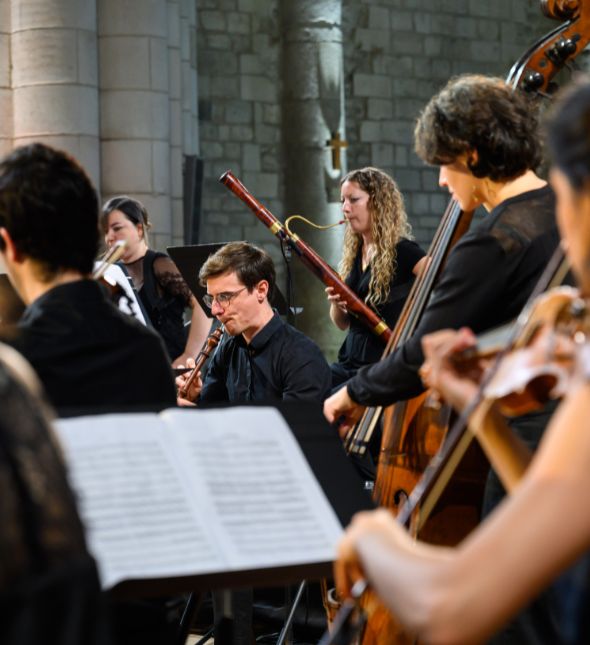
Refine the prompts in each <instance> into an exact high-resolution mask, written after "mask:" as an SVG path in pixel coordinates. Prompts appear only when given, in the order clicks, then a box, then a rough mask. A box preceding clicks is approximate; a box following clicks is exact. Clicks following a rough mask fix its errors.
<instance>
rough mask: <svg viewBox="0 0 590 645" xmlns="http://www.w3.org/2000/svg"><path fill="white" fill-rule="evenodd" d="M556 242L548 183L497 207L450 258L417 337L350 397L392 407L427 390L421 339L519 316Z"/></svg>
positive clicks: (373, 369)
mask: <svg viewBox="0 0 590 645" xmlns="http://www.w3.org/2000/svg"><path fill="white" fill-rule="evenodd" d="M558 242H559V234H558V232H557V228H556V225H555V198H554V195H553V192H552V191H551V189H550V188H549V187H548V186H546V187H544V188H540V189H537V190H532V191H528V192H526V193H523V194H521V195H517V196H516V197H512V198H510V199H507V200H505V201H504V202H502V203H501V204H500V205H499V206H497V207H496V208H494V209H493V210H492V211H491V212H490V213H489V214H488V215H487V217H485V218H484V220H483V221H482V222H481V223H480V224H479V225H478V226H476V227H475V230H473V231H470V232H469V233H467V234H466V235H465V236H464V237H463V238H462V239H461V240H460V241H459V242H458V244H457V245H456V246H455V247H454V248H453V250H452V251H451V253H450V254H449V259H448V262H447V265H446V266H445V267H444V269H443V271H442V275H441V277H440V280H439V282H438V284H437V286H436V289H435V290H434V293H433V295H432V299H431V301H430V303H429V304H428V307H427V308H426V311H425V312H424V315H423V316H422V319H421V321H420V323H419V325H418V328H417V329H416V332H415V333H414V334H413V336H412V337H411V338H410V339H409V340H408V341H407V342H406V343H405V344H404V345H402V346H401V347H399V348H398V349H396V350H395V351H394V352H392V354H391V355H390V356H388V357H387V358H386V359H385V360H383V361H380V362H379V363H376V364H375V365H372V366H370V367H365V368H362V369H360V370H359V372H358V373H357V374H356V376H355V377H353V378H352V379H351V380H350V382H349V383H348V384H347V386H348V392H349V394H350V396H351V397H352V399H353V400H354V401H357V402H358V403H362V404H364V405H387V404H391V403H394V402H395V401H400V400H405V399H408V398H411V397H413V396H416V395H418V394H419V393H420V392H422V391H423V389H424V388H423V386H422V383H421V381H420V377H419V376H418V369H419V368H420V366H421V364H422V362H423V360H424V357H423V354H422V347H421V344H420V343H421V339H422V336H424V335H425V334H428V333H430V332H433V331H436V330H438V329H445V328H453V329H458V328H459V327H462V326H468V327H470V328H471V329H472V330H473V331H474V332H475V333H476V334H477V333H481V332H483V331H486V330H488V329H492V328H494V327H497V326H499V325H501V324H503V323H506V322H509V321H510V320H513V319H515V318H516V317H517V316H518V314H519V313H520V311H521V309H522V308H523V306H524V304H525V302H526V300H527V298H528V296H529V294H530V293H531V291H532V290H533V288H534V286H535V284H536V282H537V280H538V278H539V276H540V275H541V272H542V271H543V269H544V268H545V266H546V265H547V263H548V261H549V258H550V257H551V256H552V254H553V252H554V250H555V249H556V247H557V245H558Z"/></svg>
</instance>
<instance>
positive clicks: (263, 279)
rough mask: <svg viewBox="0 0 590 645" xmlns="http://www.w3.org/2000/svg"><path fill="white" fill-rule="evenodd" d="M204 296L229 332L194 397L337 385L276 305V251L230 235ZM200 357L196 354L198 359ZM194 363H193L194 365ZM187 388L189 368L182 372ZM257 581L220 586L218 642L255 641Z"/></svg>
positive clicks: (264, 394) (318, 396) (312, 395)
mask: <svg viewBox="0 0 590 645" xmlns="http://www.w3.org/2000/svg"><path fill="white" fill-rule="evenodd" d="M199 280H200V281H201V284H202V285H203V286H206V287H207V295H206V296H205V297H204V299H203V300H204V302H205V304H206V305H207V306H208V307H210V308H211V313H212V314H213V315H214V316H215V317H216V318H217V320H218V321H219V322H220V323H221V324H222V325H223V327H224V329H225V335H224V338H223V340H222V341H221V342H220V344H219V347H218V348H217V351H216V352H215V354H214V356H213V358H212V359H211V363H210V366H209V369H208V370H207V373H206V375H205V377H204V380H203V382H201V379H200V378H197V379H195V380H194V381H193V386H191V387H190V388H189V392H188V394H187V398H188V400H187V399H179V403H180V404H181V405H182V404H184V405H187V404H189V401H190V402H193V401H198V403H199V405H201V404H202V403H216V402H222V401H227V402H230V403H239V402H246V401H255V402H258V403H270V404H272V403H277V402H280V401H295V400H306V401H317V402H318V403H321V402H322V401H323V400H324V399H325V398H326V397H327V396H328V394H329V393H330V387H331V373H330V368H329V367H328V364H327V363H326V360H325V359H324V357H323V356H322V353H321V352H320V350H319V348H318V347H317V345H316V344H315V343H314V342H313V341H311V340H310V339H309V338H307V336H305V335H304V334H302V333H301V332H300V331H297V330H296V329H294V328H293V327H291V326H290V325H288V324H286V323H284V322H283V321H282V320H281V318H280V317H279V316H278V314H277V313H275V312H274V311H273V309H272V307H271V306H270V303H269V298H270V297H271V295H272V291H273V288H274V284H275V268H274V264H273V261H272V259H271V257H270V256H269V255H268V254H267V253H266V252H265V251H263V250H262V249H259V248H257V247H256V246H253V245H252V244H248V243H247V242H230V243H229V244H226V245H225V246H223V247H222V248H221V249H219V250H218V251H217V252H216V253H214V254H213V255H211V256H210V257H209V258H208V260H207V261H206V262H205V264H204V265H203V266H202V267H201V271H200V272H199ZM192 365H194V362H193V363H192ZM192 365H190V363H189V366H192ZM176 382H177V385H178V386H179V387H180V388H181V389H182V388H183V387H184V385H185V383H186V377H185V376H179V377H178V378H177V380H176ZM252 603H253V594H252V590H251V589H241V590H239V591H231V592H230V591H220V592H215V593H214V594H213V607H214V615H215V633H214V639H215V643H217V644H220V645H225V644H231V645H250V644H251V642H252V636H253V632H252Z"/></svg>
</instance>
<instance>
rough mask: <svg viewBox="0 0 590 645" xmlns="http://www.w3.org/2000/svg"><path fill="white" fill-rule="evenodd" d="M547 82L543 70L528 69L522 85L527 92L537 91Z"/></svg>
mask: <svg viewBox="0 0 590 645" xmlns="http://www.w3.org/2000/svg"><path fill="white" fill-rule="evenodd" d="M544 84H545V77H544V76H543V74H541V72H535V71H532V70H530V71H528V72H527V73H526V74H525V76H524V78H523V80H522V87H523V88H524V90H525V91H526V92H537V91H538V90H540V89H541V88H542V87H543V85H544Z"/></svg>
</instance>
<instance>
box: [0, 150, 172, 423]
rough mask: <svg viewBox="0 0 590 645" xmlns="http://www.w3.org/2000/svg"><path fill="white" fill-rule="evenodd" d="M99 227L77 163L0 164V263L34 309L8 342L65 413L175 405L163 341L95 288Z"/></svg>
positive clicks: (35, 153) (33, 159) (10, 159)
mask: <svg viewBox="0 0 590 645" xmlns="http://www.w3.org/2000/svg"><path fill="white" fill-rule="evenodd" d="M98 217H99V204H98V197H97V194H96V191H95V190H94V187H93V186H92V184H91V182H90V180H89V178H88V176H87V175H86V173H85V172H84V170H83V169H82V168H81V167H80V166H79V165H78V163H77V162H76V161H75V160H74V159H72V158H71V157H69V156H68V155H67V154H65V153H63V152H60V151H58V150H54V149H52V148H50V147H48V146H46V145H42V144H31V145H29V146H26V147H23V148H18V149H17V150H15V151H14V152H12V153H11V154H10V155H8V156H7V157H5V158H4V159H3V160H2V161H1V162H0V240H1V251H0V253H1V256H2V259H3V261H4V265H5V267H6V271H7V273H8V276H9V278H10V280H11V282H12V284H13V286H14V287H15V289H16V291H17V292H18V293H19V295H20V297H21V298H22V300H23V301H24V303H25V305H26V307H27V308H26V310H25V312H24V314H23V316H22V318H21V320H20V321H19V323H18V330H17V334H16V336H15V337H14V338H10V339H7V340H8V341H9V342H10V344H12V345H13V346H14V347H15V348H16V349H18V350H19V351H20V352H21V353H22V354H23V355H24V356H25V358H27V360H28V361H29V362H30V363H31V365H32V366H33V368H34V369H35V371H36V372H37V374H38V375H39V378H40V380H41V382H42V384H43V386H44V388H45V391H46V393H47V395H48V397H49V400H50V401H51V403H52V404H53V406H54V407H56V408H57V409H58V410H64V409H66V408H71V409H76V410H80V411H82V410H83V409H88V410H89V411H94V412H96V411H98V410H99V409H100V408H102V407H103V406H108V407H111V408H112V407H115V406H117V407H135V408H142V407H143V408H148V409H149V408H151V407H154V406H157V407H165V406H168V405H174V403H175V400H176V395H175V390H174V379H173V376H172V371H171V369H170V365H169V362H168V360H167V357H166V353H165V350H164V347H163V344H162V341H161V339H160V338H159V337H158V335H157V334H156V333H155V332H153V331H152V330H149V329H147V328H146V327H144V326H143V325H141V324H140V323H138V322H137V321H136V320H134V319H133V318H132V317H130V316H126V315H124V314H122V313H121V312H119V310H118V309H116V307H115V306H114V305H113V304H112V303H111V302H110V301H109V300H108V298H107V296H106V294H105V293H104V292H103V287H102V286H101V285H100V284H99V283H98V282H96V281H95V280H92V279H91V278H90V275H91V272H92V268H93V263H94V258H95V257H96V253H97V250H98V244H99V230H98Z"/></svg>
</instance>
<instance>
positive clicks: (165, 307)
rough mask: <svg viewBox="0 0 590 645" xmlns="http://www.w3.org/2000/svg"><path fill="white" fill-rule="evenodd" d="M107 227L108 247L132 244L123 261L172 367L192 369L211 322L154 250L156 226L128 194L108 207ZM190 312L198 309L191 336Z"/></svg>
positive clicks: (104, 221) (170, 265)
mask: <svg viewBox="0 0 590 645" xmlns="http://www.w3.org/2000/svg"><path fill="white" fill-rule="evenodd" d="M101 223H102V229H103V232H104V235H105V242H106V244H107V246H108V247H110V246H112V245H113V244H114V243H115V242H117V241H118V240H125V242H126V243H127V244H126V247H125V252H124V254H123V257H122V262H123V264H124V265H125V269H126V270H127V273H128V274H129V276H130V277H131V280H132V282H133V286H134V287H135V289H136V290H137V292H138V294H139V297H140V300H141V303H142V305H143V307H144V309H145V311H146V313H147V315H148V317H149V319H150V322H151V323H152V325H153V326H154V328H155V329H156V331H158V332H159V333H160V335H161V336H162V338H163V340H164V343H165V345H166V349H167V351H168V354H169V356H170V360H171V361H172V365H173V366H174V367H175V366H177V365H186V360H187V358H195V356H197V354H198V353H199V351H200V349H201V347H202V345H203V342H204V341H205V339H206V338H207V334H208V333H209V329H210V326H211V321H210V320H209V319H208V318H207V316H206V314H205V312H204V311H203V310H202V309H201V307H200V306H199V304H198V303H197V300H196V298H195V297H194V296H193V295H192V293H191V291H190V289H189V288H188V286H187V284H186V282H185V281H184V280H183V278H182V276H181V275H180V273H179V271H178V269H177V268H176V265H175V264H174V262H173V261H172V259H171V258H170V257H169V256H168V255H166V254H165V253H160V252H157V251H152V250H151V249H150V248H149V244H148V230H149V229H150V227H151V224H150V221H149V218H148V214H147V211H146V209H145V207H144V206H143V204H142V203H141V202H139V201H138V200H136V199H132V198H131V197H127V196H126V195H122V196H118V197H113V198H112V199H110V200H109V201H108V202H107V203H106V204H105V205H104V206H103V209H102V218H101ZM186 307H190V308H191V310H192V315H191V325H190V329H189V331H188V333H187V331H186V328H185V326H184V318H183V316H184V310H185V308H186Z"/></svg>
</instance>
